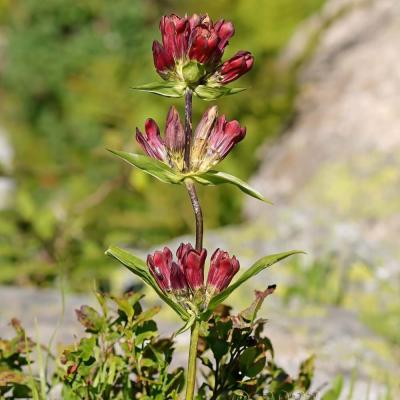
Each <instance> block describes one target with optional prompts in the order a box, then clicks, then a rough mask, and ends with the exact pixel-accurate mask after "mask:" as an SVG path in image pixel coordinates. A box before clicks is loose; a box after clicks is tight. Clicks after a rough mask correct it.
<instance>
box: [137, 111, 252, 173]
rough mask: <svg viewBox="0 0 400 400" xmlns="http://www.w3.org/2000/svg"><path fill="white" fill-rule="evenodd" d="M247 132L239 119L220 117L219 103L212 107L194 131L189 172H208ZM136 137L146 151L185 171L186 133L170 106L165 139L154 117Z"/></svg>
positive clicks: (172, 166)
mask: <svg viewBox="0 0 400 400" xmlns="http://www.w3.org/2000/svg"><path fill="white" fill-rule="evenodd" d="M245 135H246V128H242V127H241V126H240V124H239V122H238V121H236V120H233V121H227V120H226V117H225V116H224V115H221V116H220V117H218V110H217V107H216V106H213V107H211V108H209V109H208V110H207V111H206V112H205V113H204V115H203V117H202V119H201V120H200V122H199V124H198V126H197V129H196V130H195V132H194V136H193V140H192V143H191V150H190V167H189V171H188V172H205V171H207V170H209V169H210V168H212V167H213V166H214V165H215V164H217V163H218V162H219V161H221V160H223V159H224V158H225V157H226V156H227V154H228V153H229V152H230V151H231V149H232V148H233V147H234V146H235V144H236V143H238V142H240V141H241V140H242V139H243V138H244V137H245ZM136 140H137V141H138V143H139V144H140V145H141V147H142V148H143V150H144V151H145V152H146V153H147V154H148V155H149V156H150V157H153V158H156V159H158V160H160V161H163V162H165V163H166V164H168V165H169V166H170V167H171V168H173V169H175V170H178V171H180V172H182V171H183V170H184V149H185V133H184V129H183V125H182V122H181V120H180V118H179V114H178V112H177V111H176V109H175V108H174V107H171V108H170V110H169V112H168V115H167V121H166V126H165V135H164V138H162V137H161V135H160V129H159V127H158V125H157V123H156V122H155V121H154V120H153V119H148V120H147V121H146V123H145V134H143V133H142V132H140V130H139V129H136Z"/></svg>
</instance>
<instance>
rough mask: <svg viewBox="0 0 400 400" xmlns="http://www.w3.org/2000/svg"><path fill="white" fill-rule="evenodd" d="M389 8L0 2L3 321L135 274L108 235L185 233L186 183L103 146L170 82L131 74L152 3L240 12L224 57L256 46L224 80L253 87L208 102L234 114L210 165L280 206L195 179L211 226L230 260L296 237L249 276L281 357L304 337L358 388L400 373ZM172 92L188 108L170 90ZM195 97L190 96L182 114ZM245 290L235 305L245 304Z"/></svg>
mask: <svg viewBox="0 0 400 400" xmlns="http://www.w3.org/2000/svg"><path fill="white" fill-rule="evenodd" d="M399 8H400V6H399V4H398V2H397V0H279V1H275V0H263V1H262V2H260V1H257V0H235V1H232V0H229V1H227V0H221V1H218V2H216V1H209V0H207V1H203V2H201V5H199V4H198V2H196V1H194V0H193V1H192V0H190V1H186V2H185V4H183V3H182V2H178V1H175V0H147V1H143V0H141V1H140V0H114V1H112V2H106V1H101V0H85V1H79V2H78V1H71V0H50V1H40V0H24V1H12V0H0V285H1V286H0V295H1V300H2V301H1V303H2V305H1V306H0V334H1V333H2V330H3V328H4V327H5V326H6V324H7V318H8V317H10V316H17V317H23V314H26V313H27V309H28V308H27V307H31V310H35V311H30V312H29V313H31V314H32V315H33V314H35V313H37V314H38V315H42V318H44V320H45V321H44V322H45V323H48V325H49V327H50V328H51V326H52V324H53V325H54V324H55V322H54V318H55V319H56V318H57V316H56V314H57V313H58V312H59V309H58V308H57V310H54V311H49V309H48V308H47V306H46V307H43V306H44V305H48V304H51V303H57V299H58V295H57V290H59V289H58V288H59V287H60V286H62V287H63V290H64V291H65V292H67V293H68V295H67V297H68V298H70V299H72V300H71V301H72V302H75V303H78V302H79V301H80V300H81V299H84V297H79V296H85V295H86V294H88V293H90V292H91V290H92V289H93V287H94V286H97V287H99V288H101V289H102V290H113V291H122V290H124V289H126V288H128V287H130V286H131V285H135V284H137V282H136V281H135V280H134V279H133V278H132V277H131V276H130V275H128V274H126V273H125V271H123V270H122V267H121V266H119V265H117V264H116V263H115V262H114V261H112V260H111V259H108V258H107V257H106V256H104V251H105V249H106V248H107V247H108V246H109V245H111V244H118V245H120V246H124V247H129V248H132V249H136V251H137V252H139V253H142V254H146V252H147V251H148V249H150V248H153V247H155V246H157V245H161V244H164V243H167V242H169V243H171V239H172V238H176V237H180V236H184V235H189V234H191V233H192V231H193V217H192V210H191V206H190V203H189V201H188V199H187V194H186V193H185V191H184V189H183V188H177V187H170V186H168V185H163V184H162V183H159V182H158V181H155V180H153V179H151V178H150V177H148V176H147V175H144V174H142V173H141V172H139V171H137V170H133V169H130V168H129V167H128V166H127V165H125V164H123V163H121V162H120V161H119V160H117V159H115V158H113V157H112V156H111V155H110V154H108V153H107V151H106V150H105V149H106V148H113V149H125V150H129V151H138V146H137V145H136V143H135V140H134V130H135V127H136V126H138V127H139V128H143V125H144V121H145V119H146V118H147V117H153V118H154V119H156V120H157V121H159V123H160V125H161V127H163V126H164V121H165V115H166V112H167V109H168V107H169V105H170V104H171V100H170V99H165V98H161V97H157V96H154V95H151V94H146V93H137V92H134V91H133V90H131V89H130V87H131V86H133V85H135V84H142V83H147V82H151V81H154V80H156V79H157V78H158V77H157V75H156V73H155V71H154V69H153V62H152V53H151V44H152V41H153V40H154V39H159V31H158V23H159V19H160V16H161V15H163V14H167V13H170V12H176V13H179V14H184V13H185V12H187V13H193V12H196V13H205V12H208V13H209V14H210V16H211V17H212V18H213V19H218V18H221V17H222V18H224V19H229V20H232V21H233V22H234V24H235V27H236V35H235V36H234V37H233V38H232V40H231V43H230V46H229V47H228V49H227V52H226V56H225V57H229V56H231V55H233V54H234V53H235V52H236V51H238V50H241V49H244V50H249V51H251V52H252V53H253V54H254V56H255V60H256V62H255V66H254V68H253V70H252V71H251V72H250V73H249V74H247V75H246V76H245V77H244V78H242V80H241V82H240V85H239V86H245V87H248V90H247V91H245V92H243V93H241V94H240V95H237V96H232V97H228V98H224V99H223V100H220V101H219V102H218V103H219V106H220V110H221V112H223V113H226V114H227V116H228V117H229V118H230V119H233V118H235V119H238V120H239V121H240V122H241V123H242V124H244V125H245V126H246V127H247V131H248V135H247V137H246V140H245V141H243V142H242V143H241V144H240V146H237V148H236V149H235V150H234V152H232V154H231V156H230V157H228V158H227V159H226V160H225V161H224V162H223V164H222V165H221V168H222V169H223V170H226V171H229V172H230V173H232V174H234V175H237V176H239V177H240V178H242V179H250V180H251V182H252V184H253V186H255V187H256V188H257V189H260V191H261V192H263V194H265V195H266V196H267V197H269V198H270V199H271V200H272V201H273V202H274V203H275V205H274V206H273V207H268V206H266V205H263V204H257V203H255V202H253V201H252V200H247V199H245V198H244V196H243V195H242V194H241V192H239V191H238V190H236V189H234V188H230V187H218V188H207V189H206V190H200V197H201V201H202V205H203V209H204V214H205V225H206V229H207V230H208V231H209V232H210V233H208V234H207V235H206V243H209V245H210V247H211V248H214V247H216V245H220V246H222V247H224V248H226V249H227V250H229V251H232V252H235V253H236V254H238V255H239V257H240V259H241V260H242V267H243V268H245V267H246V265H249V263H250V262H252V261H254V260H255V259H257V258H258V257H259V256H261V255H264V254H265V253H267V252H278V251H283V250H288V249H289V248H301V249H304V250H306V251H307V253H308V255H307V256H305V257H301V258H300V257H298V258H297V259H295V260H294V261H291V262H287V263H285V264H284V265H280V266H279V267H276V268H275V269H274V270H271V271H270V272H268V275H267V274H265V275H264V276H263V278H262V280H261V279H260V280H258V282H253V284H252V285H253V286H254V287H255V288H259V289H261V288H262V287H259V285H260V284H261V285H262V286H263V285H265V284H268V283H277V284H278V290H277V292H276V295H274V296H273V297H274V298H273V299H272V300H271V301H270V302H266V303H269V304H267V305H266V310H265V315H266V316H268V317H269V318H270V319H271V326H270V328H269V329H270V330H269V334H270V335H271V337H272V338H273V339H274V341H275V342H276V344H275V346H276V352H277V354H278V359H279V360H281V362H282V363H285V364H287V366H288V368H289V369H290V367H291V366H292V365H295V363H296V362H297V361H298V360H300V359H302V358H304V357H305V356H307V355H308V354H311V353H312V352H315V353H316V354H317V359H318V364H317V365H318V367H319V371H320V372H318V371H317V374H319V375H317V378H318V379H317V380H318V382H320V383H323V382H325V381H328V380H330V379H332V377H334V376H336V375H337V374H343V375H344V376H345V377H346V378H347V381H348V382H349V383H348V386H349V389H348V390H349V393H350V394H351V391H355V390H358V392H357V393H360V395H359V396H360V397H354V398H357V399H359V398H360V399H362V398H367V397H363V396H367V394H368V393H372V394H371V397H370V398H371V399H375V398H377V399H378V398H380V397H379V396H381V395H382V396H384V395H386V394H387V393H390V391H392V392H393V390H396V389H397V390H399V389H400V388H399V387H398V379H397V378H396V377H398V376H399V373H400V372H399V364H400V361H399V360H400V336H399V335H400V266H399V260H400V254H399V253H400V250H399V248H400V246H399V245H400V241H399V233H400V198H399V195H400V192H399V187H400V185H399V184H400V172H399V171H400V168H399V167H400V111H399V107H398V105H399V104H400V74H399V68H398V65H399V63H400V52H399V51H398V45H397V43H399V40H400V16H399V15H400V10H399ZM172 103H174V104H175V105H176V106H177V107H178V109H179V110H180V111H181V112H183V107H182V101H181V99H178V100H174V101H172ZM206 106H207V104H205V103H202V102H200V101H198V100H195V102H194V120H195V121H197V120H198V119H199V117H200V115H201V113H202V112H203V111H204V109H205V107H206ZM180 241H181V239H177V240H176V242H174V241H172V243H178V242H180ZM172 246H174V244H173V245H172ZM266 276H267V278H266V280H265V281H264V277H266ZM39 288H40V290H39ZM252 289H253V288H252V286H251V285H250V284H249V285H247V286H246V287H245V288H243V289H242V293H240V294H239V295H238V296H236V298H234V299H232V302H233V304H234V305H235V306H238V307H239V306H242V305H243V306H245V305H246V303H241V301H240V298H242V299H249V298H250V294H249V293H251V291H252ZM52 290H53V291H54V293H55V294H54V296H53V294H52V293H53V292H52ZM41 296H42V297H41ZM46 296H47V297H46ZM52 296H53V297H52ZM75 303H74V304H75ZM10 304H12V305H13V307H10V306H9V305H10ZM35 304H37V306H36V308H35ZM52 312H53V314H54V315H53V314H52ZM71 313H72V311H71ZM21 314H22V315H21ZM51 315H53V316H51ZM72 317H73V316H72ZM52 318H53V319H52ZM66 318H67V319H68V316H66ZM39 321H40V318H39ZM27 323H29V321H27ZM279 357H280V358H279ZM396 379H397V381H396ZM396 385H397V386H396ZM397 394H398V391H397ZM375 395H376V396H378V397H373V396H375ZM349 398H350V397H349ZM382 398H383V397H382ZM388 398H389V397H388ZM392 398H396V395H394V397H392Z"/></svg>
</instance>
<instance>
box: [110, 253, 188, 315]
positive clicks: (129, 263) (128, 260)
mask: <svg viewBox="0 0 400 400" xmlns="http://www.w3.org/2000/svg"><path fill="white" fill-rule="evenodd" d="M105 254H107V255H108V256H111V257H114V258H115V259H116V260H118V261H119V262H120V263H121V264H123V265H124V266H125V267H127V268H128V269H129V270H130V271H131V272H133V273H134V274H135V275H137V276H138V277H139V278H140V279H142V280H143V282H145V283H146V284H147V285H148V286H150V287H152V288H153V289H154V290H155V292H156V293H157V294H158V296H159V297H160V298H161V299H162V300H163V301H165V303H167V304H168V305H169V306H170V307H171V308H172V309H173V310H174V311H175V312H176V313H177V314H178V315H179V316H180V317H181V318H182V319H183V320H184V321H187V320H188V319H189V318H190V315H189V313H188V312H187V311H186V310H185V309H184V308H183V307H182V306H181V305H180V304H178V303H176V302H175V301H174V300H172V299H171V298H170V297H168V296H167V295H166V294H165V293H164V292H163V291H162V290H161V289H160V288H159V286H158V285H157V282H156V281H155V279H154V278H153V276H152V275H151V274H150V272H149V268H148V266H147V264H146V262H145V261H143V260H142V259H140V258H139V257H136V256H135V255H133V254H131V253H129V252H127V251H126V250H123V249H121V248H119V247H117V246H112V247H110V248H109V249H108V250H107V251H106V253H105Z"/></svg>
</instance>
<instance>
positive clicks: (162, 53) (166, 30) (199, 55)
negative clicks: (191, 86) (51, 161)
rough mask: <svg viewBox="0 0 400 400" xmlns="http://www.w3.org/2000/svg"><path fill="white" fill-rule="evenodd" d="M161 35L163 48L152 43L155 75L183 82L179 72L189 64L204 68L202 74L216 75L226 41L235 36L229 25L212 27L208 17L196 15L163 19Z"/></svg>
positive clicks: (231, 25)
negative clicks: (198, 64)
mask: <svg viewBox="0 0 400 400" xmlns="http://www.w3.org/2000/svg"><path fill="white" fill-rule="evenodd" d="M160 31H161V37H162V44H161V43H159V42H157V41H155V42H154V43H153V58H154V65H155V67H156V70H157V72H158V73H159V74H160V76H161V77H162V78H163V79H166V80H169V79H170V78H171V77H172V78H174V79H177V80H185V76H184V75H182V73H181V72H180V71H181V69H182V66H183V67H184V66H185V65H186V64H188V63H190V62H192V61H197V62H198V63H200V64H202V65H204V66H205V69H203V71H207V74H212V73H213V72H215V70H216V68H217V67H218V66H219V65H220V63H221V58H222V55H223V53H224V50H225V47H226V46H227V45H228V41H229V39H230V38H231V37H232V36H233V35H234V33H235V29H234V26H233V24H232V22H230V21H224V20H219V21H217V22H216V23H215V24H214V23H213V22H212V20H211V18H210V17H209V16H208V15H197V14H193V15H192V16H190V17H188V16H185V17H179V16H177V15H175V14H171V15H168V16H163V17H162V18H161V21H160ZM199 71H200V70H199ZM204 73H205V72H204ZM203 76H204V74H203ZM203 76H200V77H199V79H201V78H202V77H203Z"/></svg>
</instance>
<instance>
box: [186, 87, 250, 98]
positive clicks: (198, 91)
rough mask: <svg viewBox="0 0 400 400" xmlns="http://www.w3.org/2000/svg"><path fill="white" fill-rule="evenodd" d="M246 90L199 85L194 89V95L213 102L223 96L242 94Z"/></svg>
mask: <svg viewBox="0 0 400 400" xmlns="http://www.w3.org/2000/svg"><path fill="white" fill-rule="evenodd" d="M243 90H246V88H229V87H226V86H206V85H199V86H196V88H195V89H194V94H195V95H196V96H197V97H199V98H200V99H202V100H205V101H213V100H216V99H219V98H220V97H223V96H230V95H231V94H235V93H240V92H243Z"/></svg>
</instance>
